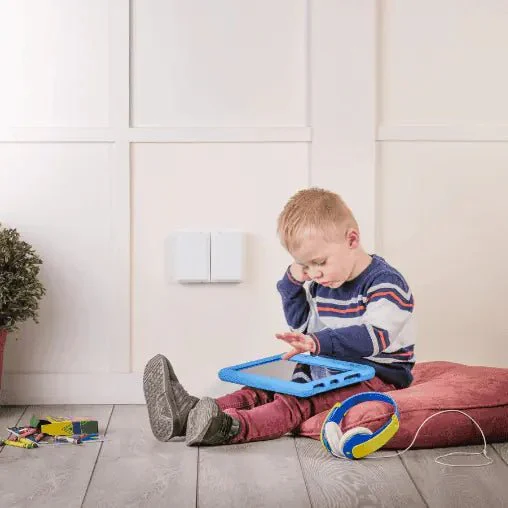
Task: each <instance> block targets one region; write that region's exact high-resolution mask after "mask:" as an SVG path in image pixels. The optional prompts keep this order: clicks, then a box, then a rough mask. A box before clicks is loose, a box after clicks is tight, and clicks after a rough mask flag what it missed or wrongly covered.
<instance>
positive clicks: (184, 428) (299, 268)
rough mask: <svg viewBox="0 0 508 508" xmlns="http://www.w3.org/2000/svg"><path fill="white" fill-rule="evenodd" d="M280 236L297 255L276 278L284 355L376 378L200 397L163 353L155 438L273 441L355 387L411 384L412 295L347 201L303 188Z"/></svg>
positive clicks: (302, 370)
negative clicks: (312, 390) (354, 366)
mask: <svg viewBox="0 0 508 508" xmlns="http://www.w3.org/2000/svg"><path fill="white" fill-rule="evenodd" d="M277 232H278V235H279V237H280V240H281V242H282V244H283V246H284V247H285V248H286V249H287V250H288V251H289V253H290V254H291V255H292V257H293V258H294V260H295V261H294V263H293V264H292V265H291V266H290V267H289V268H288V269H287V271H286V273H285V274H284V276H283V278H282V280H280V281H279V282H278V283H277V289H278V290H279V293H280V295H281V297H282V305H283V308H284V313H285V316H286V320H287V323H288V325H289V326H290V328H291V330H292V331H290V332H285V333H279V334H276V337H277V338H278V339H280V340H282V341H284V342H286V343H287V344H289V345H290V346H291V350H290V351H289V352H288V353H287V354H286V355H285V356H284V358H286V359H287V358H290V357H292V356H294V355H295V354H297V353H303V352H309V353H310V354H312V355H325V356H329V357H333V358H337V359H340V360H346V361H352V362H355V363H364V364H368V365H371V366H372V367H374V369H375V371H376V376H375V377H374V378H373V379H372V380H370V381H366V382H362V383H358V384H355V385H350V386H347V387H344V388H339V389H337V390H332V391H328V392H325V393H322V394H319V395H315V396H313V397H308V398H298V397H293V396H291V395H284V394H278V393H273V392H268V391H265V390H260V389H256V388H249V387H243V388H242V389H240V390H237V391H236V392H234V393H231V394H228V395H225V396H223V397H219V398H218V399H211V398H209V397H204V398H203V399H201V400H199V399H198V398H196V397H193V396H191V395H189V394H188V393H187V392H186V391H185V389H184V388H183V387H182V385H181V384H180V382H179V381H178V379H177V377H176V375H175V373H174V371H173V368H172V367H171V364H170V363H169V361H168V360H167V359H166V358H165V357H164V356H162V355H157V356H155V357H154V358H152V359H151V360H150V361H149V362H148V364H147V366H146V368H145V372H144V377H143V385H144V392H145V398H146V402H147V407H148V415H149V419H150V424H151V427H152V431H153V433H154V435H155V437H156V438H157V439H159V440H161V441H168V440H169V439H171V438H172V437H174V436H183V435H185V436H186V444H187V445H189V446H192V445H218V444H226V443H242V442H247V441H258V440H263V439H274V438H276V437H280V436H282V435H284V434H286V433H288V432H291V431H298V427H299V426H300V425H301V424H302V423H303V422H304V421H305V420H307V419H308V418H310V417H311V416H313V415H315V414H318V413H320V412H322V411H325V410H328V409H331V407H332V406H333V405H334V404H335V403H336V402H338V401H341V400H344V399H346V398H347V397H349V396H351V395H353V394H355V393H361V392H365V391H389V390H394V389H396V388H404V387H407V386H409V385H410V383H411V381H412V375H411V369H412V367H413V364H414V356H413V348H414V340H415V337H414V329H413V317H412V316H413V314H412V312H413V306H414V303H413V297H412V294H411V291H410V289H409V287H408V285H407V283H406V281H405V280H404V278H403V277H402V275H401V274H400V273H399V272H398V271H397V270H395V269H394V268H392V267H391V266H390V265H389V264H388V263H386V261H384V259H383V258H381V257H379V256H376V255H372V256H371V255H369V254H368V253H366V252H365V251H364V249H363V248H362V246H361V243H360V233H359V228H358V225H357V223H356V220H355V218H354V216H353V214H352V213H351V211H350V210H349V208H348V207H347V206H346V205H345V203H344V202H343V201H342V199H341V198H340V197H339V196H338V195H337V194H334V193H332V192H329V191H326V190H323V189H317V188H311V189H305V190H302V191H300V192H298V193H296V194H295V195H294V196H293V197H292V198H291V199H290V200H289V201H288V203H287V204H286V206H285V207H284V210H283V211H282V212H281V214H280V216H279V220H278V228H277ZM306 281H308V282H309V284H307V287H306V285H305V282H306ZM328 375H329V371H328V370H327V369H326V368H323V367H315V366H312V367H310V366H307V365H302V364H298V365H297V367H296V369H295V373H294V375H293V379H294V380H295V381H299V382H307V381H310V380H314V379H319V378H321V377H325V376H328Z"/></svg>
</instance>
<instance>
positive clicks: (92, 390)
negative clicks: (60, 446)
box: [0, 372, 145, 405]
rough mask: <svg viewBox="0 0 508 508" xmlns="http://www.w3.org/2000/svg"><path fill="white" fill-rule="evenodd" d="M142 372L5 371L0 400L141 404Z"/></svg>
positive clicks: (11, 403)
mask: <svg viewBox="0 0 508 508" xmlns="http://www.w3.org/2000/svg"><path fill="white" fill-rule="evenodd" d="M142 377H143V375H142V374H141V373H139V372H138V373H130V374H117V373H110V374H108V373H103V374H7V373H4V375H3V379H2V385H1V388H0V403H2V404H8V405H28V404H144V403H145V399H144V396H143V383H142Z"/></svg>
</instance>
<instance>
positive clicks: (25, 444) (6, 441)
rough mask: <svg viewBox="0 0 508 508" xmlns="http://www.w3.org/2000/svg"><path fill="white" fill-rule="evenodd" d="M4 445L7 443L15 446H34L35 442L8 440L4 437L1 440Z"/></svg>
mask: <svg viewBox="0 0 508 508" xmlns="http://www.w3.org/2000/svg"><path fill="white" fill-rule="evenodd" d="M3 444H4V445H7V446H15V447H17V448H35V446H36V445H35V443H30V444H27V443H20V442H19V441H10V440H8V439H6V440H5V441H4V442H3Z"/></svg>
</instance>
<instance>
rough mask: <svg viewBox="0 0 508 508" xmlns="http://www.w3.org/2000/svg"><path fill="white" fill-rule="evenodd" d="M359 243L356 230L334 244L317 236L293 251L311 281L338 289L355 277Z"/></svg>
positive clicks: (346, 233)
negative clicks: (354, 271) (353, 273)
mask: <svg viewBox="0 0 508 508" xmlns="http://www.w3.org/2000/svg"><path fill="white" fill-rule="evenodd" d="M358 244H359V242H358V233H357V232H356V231H355V230H348V231H347V232H345V233H344V236H343V237H342V238H338V239H337V240H334V241H330V240H326V239H325V238H324V237H323V236H322V235H315V236H312V237H307V238H305V239H304V240H303V241H302V242H301V245H300V246H299V247H298V248H296V249H294V250H293V251H291V255H292V256H293V258H294V259H295V262H296V263H298V264H299V265H301V266H302V267H303V268H304V271H305V273H307V275H308V276H309V277H310V278H311V279H312V280H314V281H315V282H317V283H318V284H321V285H323V286H326V287H330V288H338V287H340V286H342V284H344V282H346V281H347V280H349V279H351V278H352V277H351V274H352V272H353V270H354V267H355V261H356V248H357V247H358Z"/></svg>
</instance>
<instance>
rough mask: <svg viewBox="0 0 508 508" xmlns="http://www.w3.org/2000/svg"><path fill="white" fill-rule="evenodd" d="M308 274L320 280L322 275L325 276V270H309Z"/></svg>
mask: <svg viewBox="0 0 508 508" xmlns="http://www.w3.org/2000/svg"><path fill="white" fill-rule="evenodd" d="M307 274H308V275H309V277H310V278H311V279H314V280H319V279H320V278H321V277H323V272H322V271H320V270H311V269H309V270H307Z"/></svg>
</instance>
